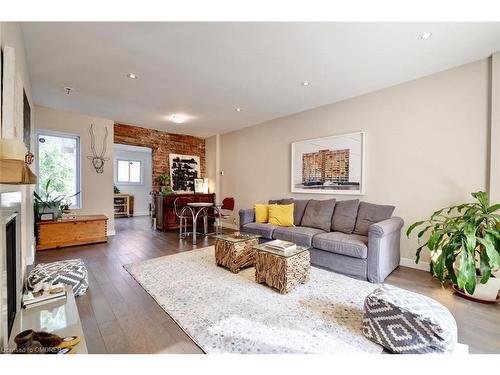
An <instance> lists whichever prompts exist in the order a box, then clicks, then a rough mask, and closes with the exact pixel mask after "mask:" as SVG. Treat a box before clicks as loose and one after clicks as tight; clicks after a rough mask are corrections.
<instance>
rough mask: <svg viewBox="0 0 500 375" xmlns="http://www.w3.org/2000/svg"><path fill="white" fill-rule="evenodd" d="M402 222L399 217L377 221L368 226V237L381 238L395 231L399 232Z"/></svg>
mask: <svg viewBox="0 0 500 375" xmlns="http://www.w3.org/2000/svg"><path fill="white" fill-rule="evenodd" d="M403 224H404V221H403V219H401V218H400V217H391V218H390V219H387V220H384V221H379V222H378V223H375V224H372V225H370V229H369V230H368V237H383V236H387V235H388V234H390V233H393V232H395V231H401V228H403Z"/></svg>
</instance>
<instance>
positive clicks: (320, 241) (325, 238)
mask: <svg viewBox="0 0 500 375" xmlns="http://www.w3.org/2000/svg"><path fill="white" fill-rule="evenodd" d="M312 245H313V247H315V248H316V249H320V250H324V251H328V252H330V253H336V254H342V255H346V256H350V257H354V258H360V259H366V257H367V254H368V237H366V236H360V235H357V234H345V233H341V232H330V233H323V234H318V235H316V236H314V238H313V242H312Z"/></svg>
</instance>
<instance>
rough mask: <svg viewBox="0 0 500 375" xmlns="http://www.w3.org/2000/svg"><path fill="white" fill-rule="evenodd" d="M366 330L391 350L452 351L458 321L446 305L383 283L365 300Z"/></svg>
mask: <svg viewBox="0 0 500 375" xmlns="http://www.w3.org/2000/svg"><path fill="white" fill-rule="evenodd" d="M364 310H365V311H364V316H363V333H364V334H365V336H366V337H367V338H368V339H370V340H372V341H374V342H376V343H377V344H380V345H382V346H383V347H385V348H386V349H387V350H389V351H390V352H392V353H400V354H421V353H451V352H453V350H454V348H455V344H456V343H457V323H456V322H455V318H453V315H451V313H450V312H449V311H448V309H447V308H446V307H444V306H443V305H441V304H440V303H438V302H436V301H434V300H433V299H431V298H428V297H425V296H423V295H420V294H417V293H413V292H409V291H407V290H404V289H400V288H396V287H394V286H391V285H384V286H383V287H380V288H378V289H376V290H375V291H374V292H372V293H371V294H370V295H369V296H368V297H366V299H365V303H364Z"/></svg>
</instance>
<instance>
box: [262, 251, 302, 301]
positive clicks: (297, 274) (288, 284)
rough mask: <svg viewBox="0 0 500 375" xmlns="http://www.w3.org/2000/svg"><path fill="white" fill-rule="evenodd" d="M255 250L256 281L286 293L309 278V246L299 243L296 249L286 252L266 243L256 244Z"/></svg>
mask: <svg viewBox="0 0 500 375" xmlns="http://www.w3.org/2000/svg"><path fill="white" fill-rule="evenodd" d="M254 250H255V281H257V282H258V283H265V284H267V285H269V286H270V287H273V288H276V289H278V291H279V292H280V293H281V294H285V293H288V292H289V291H290V290H292V289H293V288H294V287H295V286H297V285H299V284H304V283H305V282H306V281H308V280H309V274H310V270H311V260H310V254H309V247H305V246H298V245H297V248H296V249H295V250H293V251H290V252H287V253H284V252H281V251H279V250H274V249H272V248H270V247H267V246H266V244H265V243H264V244H261V245H257V246H254Z"/></svg>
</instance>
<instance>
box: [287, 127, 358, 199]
mask: <svg viewBox="0 0 500 375" xmlns="http://www.w3.org/2000/svg"><path fill="white" fill-rule="evenodd" d="M364 143H365V133H364V132H357V133H350V134H342V135H335V136H330V137H323V138H316V139H309V140H306V141H300V142H294V143H292V173H291V176H292V181H291V182H292V193H309V194H351V195H361V194H363V178H364V176H363V175H364V173H363V169H364V160H363V158H364Z"/></svg>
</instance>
